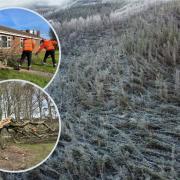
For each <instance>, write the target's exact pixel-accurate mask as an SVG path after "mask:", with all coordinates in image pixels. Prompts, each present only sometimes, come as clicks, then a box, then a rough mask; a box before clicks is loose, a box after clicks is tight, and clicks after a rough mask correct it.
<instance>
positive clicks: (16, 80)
mask: <svg viewBox="0 0 180 180" xmlns="http://www.w3.org/2000/svg"><path fill="white" fill-rule="evenodd" d="M6 82H23V83H26V84H31V85H32V86H34V87H36V88H37V89H40V90H42V92H43V93H45V94H46V95H47V96H48V97H49V98H50V100H51V101H52V102H53V104H54V106H55V108H56V111H57V115H58V116H59V133H58V137H57V141H56V143H55V145H54V147H53V149H52V150H51V151H50V153H49V155H48V156H47V157H46V158H45V159H44V160H42V161H41V162H40V163H38V164H36V165H35V166H32V167H31V168H28V169H25V170H18V171H9V170H5V169H0V171H1V172H7V173H23V172H27V171H31V170H33V169H35V168H37V167H39V166H40V165H42V164H43V163H44V162H46V161H47V160H48V159H49V157H50V156H51V155H52V154H53V152H54V151H55V149H56V147H57V145H58V142H59V139H60V135H61V117H60V113H59V110H58V107H57V105H56V103H55V102H54V100H53V99H52V98H51V96H50V95H49V94H48V93H47V92H46V91H45V90H44V89H43V88H41V87H39V86H38V85H36V84H34V83H32V82H29V81H25V80H18V79H11V80H4V81H0V84H2V83H6Z"/></svg>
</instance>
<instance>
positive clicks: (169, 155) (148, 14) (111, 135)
mask: <svg viewBox="0 0 180 180" xmlns="http://www.w3.org/2000/svg"><path fill="white" fill-rule="evenodd" d="M116 5H117V4H116ZM98 7H99V8H97V6H96V8H95V7H94V8H92V6H88V7H86V9H84V6H83V8H82V7H73V8H72V11H70V10H69V9H67V10H62V11H61V12H56V13H55V14H54V16H53V15H52V14H51V16H47V17H49V19H50V20H51V23H52V24H53V25H54V27H55V28H56V30H57V32H58V34H59V37H60V40H61V45H62V61H61V62H62V63H61V69H60V71H59V74H58V75H57V77H56V79H55V80H54V82H53V84H52V85H51V86H50V87H49V88H48V91H49V93H50V94H51V96H53V98H54V100H55V102H56V103H57V104H58V107H59V110H60V112H61V118H62V121H63V122H62V125H63V127H62V135H61V140H60V142H59V145H58V148H57V149H56V152H55V153H54V154H53V156H52V157H51V158H50V159H49V160H48V161H47V162H46V163H45V164H44V165H43V166H42V167H40V168H38V169H36V170H34V171H32V172H30V173H25V174H21V175H19V176H16V175H12V174H11V175H9V176H6V179H10V178H15V179H18V178H23V179H28V180H29V179H33V178H36V179H43V180H44V179H48V180H49V179H57V178H58V177H60V178H61V179H82V180H83V179H105V180H111V179H112V180H113V179H133V180H134V179H165V180H166V179H167V180H169V179H179V178H180V93H179V92H180V48H179V47H180V46H179V45H180V33H179V29H180V2H179V1H177V2H174V1H173V2H169V3H166V4H163V5H162V4H161V5H157V6H154V5H150V6H148V7H147V6H146V8H141V10H140V11H136V13H133V14H131V13H129V15H128V14H125V16H123V18H122V16H119V9H121V8H123V6H122V4H120V5H119V7H117V6H116V7H115V6H114V5H113V4H109V3H108V4H103V5H99V6H98ZM76 8H78V10H79V11H78V13H76V16H75V15H74V14H75V12H77V9H76ZM88 8H89V9H94V11H93V14H89V15H88V16H86V15H85V14H86V12H88ZM85 10H86V12H85ZM58 13H59V16H58ZM71 13H72V14H71ZM61 14H69V16H68V17H67V16H64V18H62V19H61V16H60V15H61ZM121 15H122V14H121ZM2 176H3V177H5V175H4V174H2Z"/></svg>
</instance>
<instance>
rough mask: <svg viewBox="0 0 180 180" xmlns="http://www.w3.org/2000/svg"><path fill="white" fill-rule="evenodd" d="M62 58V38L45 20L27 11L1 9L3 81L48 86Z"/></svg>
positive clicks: (1, 77) (0, 52)
mask: <svg viewBox="0 0 180 180" xmlns="http://www.w3.org/2000/svg"><path fill="white" fill-rule="evenodd" d="M60 59H61V53H60V42H59V39H58V37H57V34H56V32H55V30H54V29H53V27H52V26H51V25H50V23H49V22H48V21H47V20H46V19H44V18H43V17H42V16H41V15H39V14H38V13H36V12H34V11H31V10H28V9H24V8H6V9H0V80H7V79H22V80H27V81H30V82H33V83H35V84H37V85H39V86H40V87H42V88H44V87H47V86H48V84H49V83H50V82H51V81H52V79H53V77H54V76H55V74H56V72H57V71H58V67H59V65H60Z"/></svg>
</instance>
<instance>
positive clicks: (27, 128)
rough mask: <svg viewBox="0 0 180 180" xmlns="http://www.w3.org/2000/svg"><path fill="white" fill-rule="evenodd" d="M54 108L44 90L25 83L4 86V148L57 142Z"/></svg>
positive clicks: (0, 103)
mask: <svg viewBox="0 0 180 180" xmlns="http://www.w3.org/2000/svg"><path fill="white" fill-rule="evenodd" d="M57 119H58V117H57V112H56V109H55V106H54V104H53V103H52V101H51V100H50V99H49V97H48V96H47V95H46V94H45V93H43V92H42V91H41V90H40V89H38V88H36V87H34V86H32V85H30V84H25V83H22V82H6V83H2V84H0V145H1V148H5V144H6V143H5V141H6V138H7V137H10V138H9V139H12V140H13V142H15V143H17V142H27V141H30V140H31V141H33V142H37V141H38V140H39V141H41V142H43V141H44V140H45V139H46V140H47V139H52V137H56V138H57V134H58V121H57Z"/></svg>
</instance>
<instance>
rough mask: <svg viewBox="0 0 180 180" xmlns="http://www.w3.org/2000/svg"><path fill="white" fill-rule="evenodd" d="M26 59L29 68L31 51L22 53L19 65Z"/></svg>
mask: <svg viewBox="0 0 180 180" xmlns="http://www.w3.org/2000/svg"><path fill="white" fill-rule="evenodd" d="M26 57H27V60H28V67H29V66H31V59H32V51H23V53H22V55H21V62H20V64H22V63H23V62H24V60H25V58H26Z"/></svg>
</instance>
